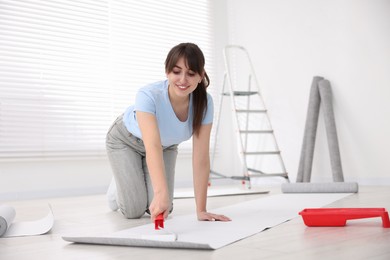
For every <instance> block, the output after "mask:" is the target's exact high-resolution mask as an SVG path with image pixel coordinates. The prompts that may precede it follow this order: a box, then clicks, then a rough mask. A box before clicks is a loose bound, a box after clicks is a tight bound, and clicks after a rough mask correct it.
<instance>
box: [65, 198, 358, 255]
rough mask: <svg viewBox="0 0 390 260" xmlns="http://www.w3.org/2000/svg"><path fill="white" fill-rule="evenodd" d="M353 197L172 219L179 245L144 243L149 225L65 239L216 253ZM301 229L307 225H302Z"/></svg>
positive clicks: (254, 204) (269, 202)
mask: <svg viewBox="0 0 390 260" xmlns="http://www.w3.org/2000/svg"><path fill="white" fill-rule="evenodd" d="M349 195H350V194H346V193H343V194H339V193H332V194H279V195H272V196H268V197H265V198H260V199H255V200H250V201H247V202H243V203H239V204H236V205H232V206H227V207H222V208H219V209H214V210H212V211H213V212H215V213H218V214H225V215H226V216H229V217H230V218H231V219H232V221H230V222H219V221H215V222H210V221H198V220H197V219H196V216H195V215H193V214H192V215H185V216H178V217H175V216H173V217H172V218H171V219H169V220H167V221H166V222H165V223H164V224H165V228H166V229H167V230H169V231H172V232H175V233H176V234H177V235H178V239H177V241H174V242H165V241H153V240H145V239H141V236H142V235H145V234H148V233H150V232H152V231H153V228H154V225H152V224H147V225H143V226H139V227H135V228H129V229H125V230H122V231H118V232H114V233H112V234H107V235H101V236H88V235H85V234H83V235H73V236H63V239H64V240H66V241H69V242H75V243H84V244H101V245H120V246H136V247H163V248H189V249H208V250H215V249H219V248H221V247H224V246H226V245H229V244H231V243H234V242H236V241H239V240H241V239H244V238H246V237H249V236H252V235H254V234H256V233H259V232H261V231H263V230H265V229H268V228H272V227H274V226H277V225H279V224H281V223H283V222H286V221H288V220H291V219H293V218H295V217H297V216H299V215H298V213H299V212H300V211H301V210H303V209H304V208H319V207H323V206H325V205H328V204H330V203H332V202H335V201H337V200H339V199H342V198H344V197H346V196H349ZM302 228H304V224H303V222H302Z"/></svg>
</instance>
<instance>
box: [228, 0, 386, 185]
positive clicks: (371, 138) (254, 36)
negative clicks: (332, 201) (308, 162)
mask: <svg viewBox="0 0 390 260" xmlns="http://www.w3.org/2000/svg"><path fill="white" fill-rule="evenodd" d="M228 17H229V19H228V28H229V40H228V43H229V44H239V45H243V46H244V47H246V48H247V49H248V51H249V53H250V54H251V57H252V61H253V63H254V66H255V69H256V72H257V77H258V79H259V81H260V85H261V89H262V91H263V95H264V97H265V101H266V103H267V106H268V109H269V112H270V116H271V120H272V124H273V126H274V129H275V133H276V135H277V138H278V140H279V145H280V148H281V150H282V155H283V157H284V159H285V163H286V167H287V171H288V172H289V174H290V178H291V180H293V181H295V178H296V171H297V169H298V162H299V156H300V149H301V144H302V137H303V131H304V124H305V119H306V112H307V104H308V96H309V90H310V85H311V81H312V77H313V76H315V75H319V76H323V77H325V78H327V79H328V80H330V82H331V84H332V90H333V95H334V98H333V102H334V111H335V117H336V125H337V130H338V137H339V143H340V150H341V158H342V165H343V170H344V177H345V180H346V181H358V182H359V183H361V184H390V171H389V167H388V162H389V159H390V158H389V155H388V154H389V152H388V148H389V147H390V138H389V133H390V120H389V118H390V102H389V100H390V1H387V0H315V1H313V0H230V1H228ZM226 156H229V155H228V154H227V155H226ZM325 180H331V171H330V163H329V155H328V150H327V143H326V132H325V130H324V124H323V118H322V117H320V124H319V126H318V134H317V142H316V150H315V158H314V167H313V173H312V181H325Z"/></svg>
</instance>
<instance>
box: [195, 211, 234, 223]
mask: <svg viewBox="0 0 390 260" xmlns="http://www.w3.org/2000/svg"><path fill="white" fill-rule="evenodd" d="M198 220H200V221H231V219H230V218H228V217H226V216H224V215H218V214H213V213H210V212H206V211H203V212H198Z"/></svg>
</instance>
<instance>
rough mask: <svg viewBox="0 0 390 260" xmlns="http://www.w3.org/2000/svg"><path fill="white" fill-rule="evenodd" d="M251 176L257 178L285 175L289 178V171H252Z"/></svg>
mask: <svg viewBox="0 0 390 260" xmlns="http://www.w3.org/2000/svg"><path fill="white" fill-rule="evenodd" d="M248 170H249V169H248ZM249 176H250V178H256V177H270V176H279V177H284V178H287V177H288V174H287V172H281V173H264V174H261V173H257V174H256V173H251V174H249Z"/></svg>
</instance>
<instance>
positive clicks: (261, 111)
mask: <svg viewBox="0 0 390 260" xmlns="http://www.w3.org/2000/svg"><path fill="white" fill-rule="evenodd" d="M236 112H237V113H267V110H266V109H236Z"/></svg>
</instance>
